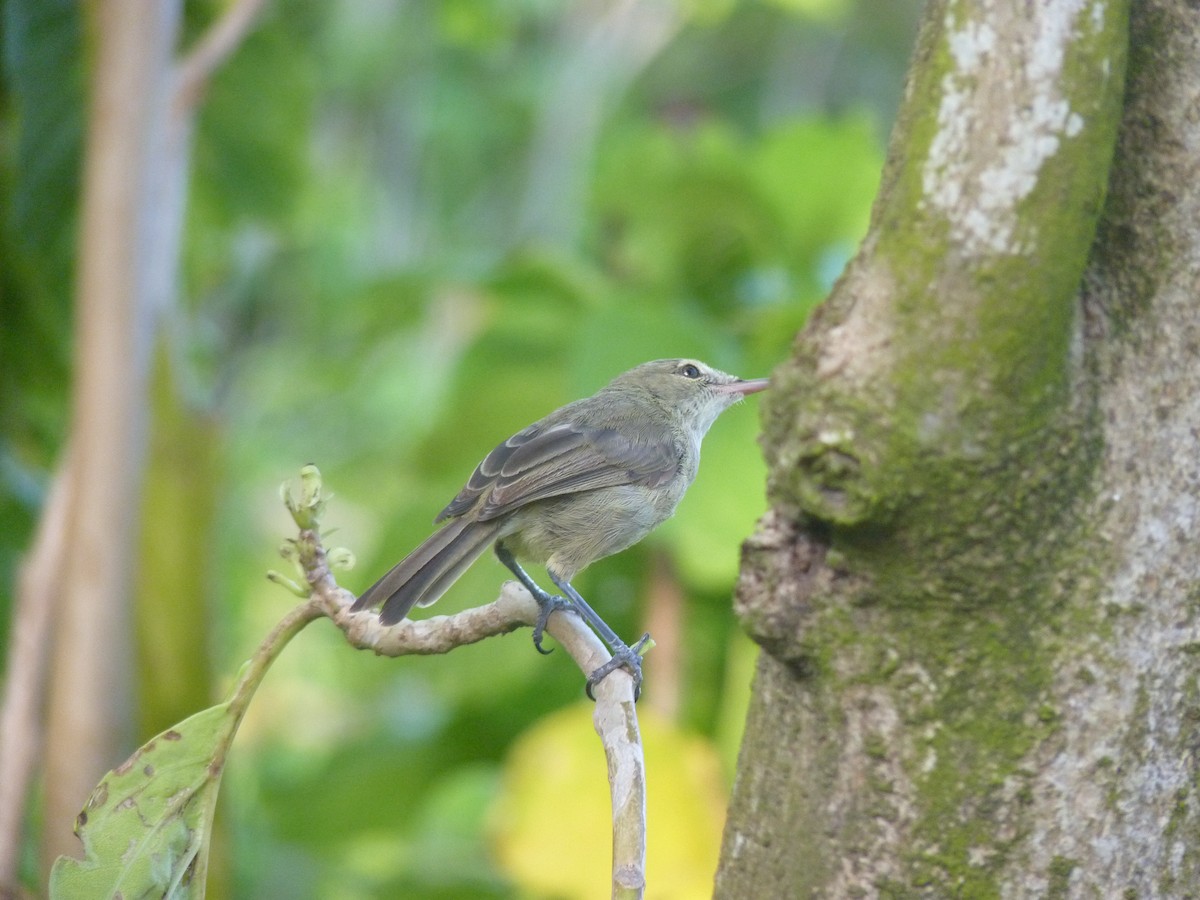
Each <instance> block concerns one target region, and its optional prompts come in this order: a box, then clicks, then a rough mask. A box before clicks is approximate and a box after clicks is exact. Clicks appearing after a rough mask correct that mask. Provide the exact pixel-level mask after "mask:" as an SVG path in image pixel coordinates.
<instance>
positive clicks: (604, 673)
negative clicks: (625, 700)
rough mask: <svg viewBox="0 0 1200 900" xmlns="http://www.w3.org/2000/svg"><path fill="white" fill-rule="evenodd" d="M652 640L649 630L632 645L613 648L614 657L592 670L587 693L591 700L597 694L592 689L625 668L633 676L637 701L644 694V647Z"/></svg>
mask: <svg viewBox="0 0 1200 900" xmlns="http://www.w3.org/2000/svg"><path fill="white" fill-rule="evenodd" d="M649 642H650V634H649V632H647V633H646V634H643V635H642V638H641V640H639V641H638V642H637V643H636V644H634V645H633V646H632V647H627V646H626V645H625V644H620V645H618V646H616V647H614V648H613V650H612V659H610V660H609V661H608V662H606V663H605V664H604V665H602V666H600V668H598V669H596V670H595V671H594V672H592V674H591V675H589V676H588V680H587V688H586V690H587V695H588V699H589V700H595V699H596V695H595V694H593V693H592V689H593V688H594V687H595V686H596V685H598V684H599V683H600V682H601V681H603V680H604V679H605V678H607V677H608V676H609V675H611V674H612V673H613V672H615V671H617V669H625V670H626V671H627V672H628V673H629V674H630V675H632V676H633V699H634V700H635V701H636V700H637V699H638V698H639V697H641V696H642V648H644V647H645V646H646V644H648V643H649Z"/></svg>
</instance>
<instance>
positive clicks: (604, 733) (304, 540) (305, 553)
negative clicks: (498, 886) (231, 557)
mask: <svg viewBox="0 0 1200 900" xmlns="http://www.w3.org/2000/svg"><path fill="white" fill-rule="evenodd" d="M296 547H297V549H298V550H299V558H300V564H301V566H302V567H303V569H304V573H305V576H306V577H307V579H308V583H309V584H310V585H311V587H312V596H311V600H310V602H311V603H312V604H313V605H314V606H315V607H316V608H318V609H319V610H320V611H321V612H322V613H323V614H324V615H326V616H328V617H329V618H330V619H331V620H332V621H333V623H334V624H335V625H337V627H338V628H340V629H341V630H342V632H343V633H344V634H345V635H346V640H347V641H348V642H349V643H350V645H351V646H353V647H357V648H359V649H361V650H373V651H374V652H375V653H376V654H378V655H380V656H407V655H412V654H417V655H429V654H438V653H448V652H450V651H451V650H453V649H455V648H456V647H460V646H463V645H465V644H473V643H476V642H477V641H481V640H483V639H485V638H489V637H495V636H497V635H501V634H508V633H510V632H512V631H516V630H517V629H518V628H527V627H532V626H533V625H534V623H535V622H536V621H537V617H538V605H537V603H536V601H534V599H533V597H532V595H530V593H529V592H528V591H527V590H525V588H524V587H522V586H521V585H520V584H518V583H517V582H515V581H508V582H505V584H504V586H503V587H502V588H501V590H500V596H499V597H497V598H496V599H495V600H493V601H492V602H491V603H487V604H484V605H483V606H477V607H473V608H472V609H467V610H464V611H463V612H459V613H455V614H454V615H449V616H433V617H431V618H428V619H422V620H419V621H412V620H409V619H405V620H402V621H400V622H398V623H396V624H395V625H390V626H385V625H382V624H380V622H379V618H378V616H376V615H375V614H374V613H367V612H357V613H352V612H350V605H351V604H352V603H353V602H354V597H353V595H352V594H350V592H349V591H346V590H344V589H343V588H340V587H338V585H337V581H336V580H335V579H334V577H333V573H332V572H331V571H330V569H329V565H328V563H327V562H326V559H325V550H324V548H323V547H322V546H321V541H320V537H319V535H318V534H317V533H316V532H315V531H313V530H308V529H305V530H301V532H300V539H299V541H297V543H296ZM546 630H547V631H548V632H549V633H550V635H551V637H553V638H554V639H555V640H556V641H558V643H559V644H560V645H562V647H563V649H565V650H566V651H567V653H568V654H570V656H571V658H572V659H573V660H575V663H576V664H577V665H578V666H579V668H580V670H581V671H582V672H584V673H585V674H589V673H591V672H594V671H595V670H596V669H598V668H599V667H600V666H602V665H604V663H606V662H608V660H609V659H610V658H611V656H610V655H609V652H608V650H607V649H606V648H605V646H604V644H603V643H601V641H600V639H599V638H597V637H596V635H595V634H593V633H592V631H591V629H589V628H588V627H587V626H586V625H585V624H584V623H583V621H582V620H581V619H580V618H579V617H578V616H575V615H570V614H568V613H566V612H563V611H556V612H554V613H552V614H551V616H550V619H549V621H548V622H547V623H546ZM633 688H634V685H633V678H632V676H631V675H630V674H629V673H628V672H626V671H625V670H624V669H618V670H617V671H615V672H613V673H612V674H611V675H609V676H608V677H606V678H605V679H604V680H603V681H601V682H600V683H599V684H597V685H596V686H595V688H594V693H595V696H596V708H595V712H594V714H593V716H592V721H593V724H594V726H595V729H596V733H597V734H598V735H599V737H600V742H601V744H602V745H603V746H604V755H605V758H606V759H607V762H608V773H609V792H610V796H611V798H612V812H613V857H612V863H613V866H612V873H613V874H612V877H613V888H612V895H613V896H614V897H621V898H640V897H641V896H642V895H643V892H644V890H645V884H646V875H645V872H646V764H645V758H644V756H643V753H642V742H641V732H640V731H639V729H638V721H637V709H636V704H635V702H634V696H633Z"/></svg>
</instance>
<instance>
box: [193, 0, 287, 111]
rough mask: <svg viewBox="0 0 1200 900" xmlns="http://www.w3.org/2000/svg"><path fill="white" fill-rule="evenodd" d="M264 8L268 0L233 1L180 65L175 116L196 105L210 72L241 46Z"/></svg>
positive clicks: (210, 75)
mask: <svg viewBox="0 0 1200 900" xmlns="http://www.w3.org/2000/svg"><path fill="white" fill-rule="evenodd" d="M266 5H267V0H234V2H233V3H231V4H230V5H229V6H228V7H226V9H225V12H224V13H222V14H221V17H220V18H219V19H217V21H216V22H214V23H213V24H212V25H211V26H210V27H209V29H208V31H206V32H205V33H204V34H203V35H202V36H201V38H200V39H199V40H198V41H197V42H196V44H195V46H194V47H192V49H191V51H190V52H189V53H188V54H187V56H185V57H184V58H183V59H182V60H181V61H180V62H179V64H178V66H177V68H176V82H175V97H174V103H173V104H172V107H173V109H174V110H175V111H176V112H177V113H180V112H185V111H188V110H191V109H193V108H194V107H195V106H196V104H197V103H198V102H199V101H200V96H201V94H203V93H204V89H205V88H206V87H207V86H208V82H209V79H210V78H212V76H213V73H214V72H216V71H217V69H219V68H220V67H221V65H222V64H223V63H224V62H225V60H226V59H228V58H229V57H230V55H232V53H233V51H234V50H236V49H237V48H238V46H239V45H240V44H241V43H242V41H243V40H244V39H245V37H246V35H247V34H249V32H250V29H251V27H252V26H253V25H254V22H255V20H256V19H257V18H258V16H259V13H261V12H262V10H263V8H264V7H265V6H266Z"/></svg>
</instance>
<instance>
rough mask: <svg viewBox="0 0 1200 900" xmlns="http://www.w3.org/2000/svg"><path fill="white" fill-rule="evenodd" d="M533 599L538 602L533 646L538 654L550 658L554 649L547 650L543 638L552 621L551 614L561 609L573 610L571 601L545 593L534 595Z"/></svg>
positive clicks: (540, 592)
mask: <svg viewBox="0 0 1200 900" xmlns="http://www.w3.org/2000/svg"><path fill="white" fill-rule="evenodd" d="M533 599H534V600H536V601H537V605H538V617H537V621H536V622H534V623H533V646H534V647H535V648H536V649H537V652H538V653H541V654H542V655H543V656H549V655H550V654H551V653H553V652H554V650H553V649H551V650H547V649H546V648H545V647H543V646H542V638H543V637H545V634H546V623H547V622H548V621H549V620H550V614H551V613H554V612H557V611H558V610H560V609H568V610H569V609H572V608H573V607H572V605H571V601H570V600H566V599H564V598H563V597H558V596H555V595H554V594H547V593H546V592H545V591H539V592H538V593H536V594H534V595H533Z"/></svg>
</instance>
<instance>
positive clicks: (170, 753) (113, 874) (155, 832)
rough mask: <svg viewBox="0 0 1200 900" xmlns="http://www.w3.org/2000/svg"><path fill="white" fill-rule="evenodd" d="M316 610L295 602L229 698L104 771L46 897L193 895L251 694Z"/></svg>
mask: <svg viewBox="0 0 1200 900" xmlns="http://www.w3.org/2000/svg"><path fill="white" fill-rule="evenodd" d="M319 616H320V613H319V611H318V610H317V607H315V606H314V605H312V604H309V603H304V604H301V605H300V606H298V607H296V608H294V609H293V610H292V611H291V612H290V613H288V615H286V616H285V617H284V618H283V619H282V620H281V621H280V622H279V624H278V625H276V626H275V628H274V629H273V630H272V631H271V633H270V634H269V635H268V636H267V637H266V639H265V640H264V641H263V642H262V643H261V644H260V645H259V647H258V650H257V651H256V652H255V654H254V656H253V657H252V658H251V659H250V661H249V662H247V663H246V664H245V665H244V666H242V670H241V672H240V673H239V674H238V680H237V685H236V687H234V689H233V691H232V692H231V693H230V695H229V698H228V699H227V700H226V701H225V702H224V703H221V704H218V705H217V706H213V707H210V708H209V709H206V710H204V711H202V712H198V713H196V714H195V715H194V716H191V717H189V718H187V719H185V720H184V721H182V722H180V723H179V724H178V725H176V726H175V727H174V728H168V729H167V730H166V731H164V732H162V733H161V734H159V735H158V736H157V737H154V738H152V739H151V740H150V741H149V742H147V743H146V744H144V745H142V747H141V749H139V750H138V751H137V752H136V753H134V754H133V756H131V757H129V759H127V760H125V762H123V763H121V765H119V766H117V767H116V768H115V769H113V770H112V771H111V772H109V773H108V774H107V775H105V776H104V778H103V779H102V780H101V782H100V784H99V785H97V786H96V789H95V790H94V791H92V796H91V797H89V798H88V802H87V804H86V805H85V806H84V808H83V812H81V813H80V814H79V818H78V819H77V820H76V823H75V833H76V834H77V835H79V839H80V840H81V841H83V849H84V854H85V855H84V859H83V860H78V859H71V858H69V857H65V856H60V857H59V858H58V859H57V860H55V862H54V868H53V869H52V870H51V872H50V897H51V898H52V900H74V898H86V900H95V898H100V897H111V898H117V897H119V898H121V900H130V898H140V897H146V898H150V897H166V898H192V897H195V898H201V897H203V896H204V882H205V875H206V874H207V866H208V847H209V844H210V843H211V841H210V839H209V836H210V834H211V833H212V822H213V810H214V809H215V808H216V805H217V790H218V789H219V788H220V786H221V774H222V773H223V772H224V770H225V759H226V757H227V756H228V753H229V747H230V745H231V744H232V743H233V737H234V735H235V734H236V733H237V729H238V725H239V724H240V723H241V721H242V717H243V716H244V715H245V714H246V708H247V707H248V706H249V704H250V699H251V698H252V697H253V696H254V692H255V690H257V688H258V686H259V684H261V683H262V680H263V678H264V677H265V676H266V674H267V669H269V668H270V666H271V663H272V662H274V661H275V659H276V658H277V657H278V656H279V654H280V653H281V652H282V651H283V648H284V647H286V646H287V644H288V642H289V641H290V640H291V639H292V638H293V637H294V636H295V635H296V634H298V633H299V632H300V630H301V629H302V628H304V627H305V626H306V625H307V624H308V623H309V622H311V621H313V620H314V619H316V618H318V617H319Z"/></svg>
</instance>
